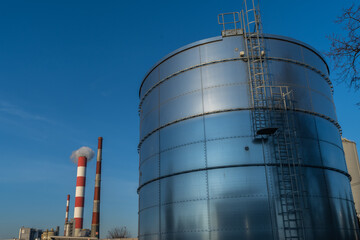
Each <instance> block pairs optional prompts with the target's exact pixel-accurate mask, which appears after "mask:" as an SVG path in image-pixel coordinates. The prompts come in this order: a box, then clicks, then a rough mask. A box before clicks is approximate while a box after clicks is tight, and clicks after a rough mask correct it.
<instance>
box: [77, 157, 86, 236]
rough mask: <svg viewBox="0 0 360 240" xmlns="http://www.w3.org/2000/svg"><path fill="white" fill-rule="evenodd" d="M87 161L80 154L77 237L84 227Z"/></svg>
mask: <svg viewBox="0 0 360 240" xmlns="http://www.w3.org/2000/svg"><path fill="white" fill-rule="evenodd" d="M86 162H87V159H86V157H84V156H80V157H79V158H78V168H77V178H76V191H75V209H74V219H75V234H74V236H75V237H79V235H80V231H81V229H82V228H83V216H84V201H85V181H86Z"/></svg>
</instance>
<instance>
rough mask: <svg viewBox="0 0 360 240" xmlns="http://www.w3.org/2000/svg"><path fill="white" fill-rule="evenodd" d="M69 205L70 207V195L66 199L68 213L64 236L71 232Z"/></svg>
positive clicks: (66, 213)
mask: <svg viewBox="0 0 360 240" xmlns="http://www.w3.org/2000/svg"><path fill="white" fill-rule="evenodd" d="M69 205H70V194H68V195H67V199H66V212H65V224H64V236H69V235H67V234H68V233H69V232H70V224H69Z"/></svg>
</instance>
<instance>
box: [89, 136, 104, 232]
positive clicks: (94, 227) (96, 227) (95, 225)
mask: <svg viewBox="0 0 360 240" xmlns="http://www.w3.org/2000/svg"><path fill="white" fill-rule="evenodd" d="M101 156H102V137H99V139H98V151H97V158H96V176H95V190H94V207H93V215H92V222H91V237H96V238H99V234H100V187H101Z"/></svg>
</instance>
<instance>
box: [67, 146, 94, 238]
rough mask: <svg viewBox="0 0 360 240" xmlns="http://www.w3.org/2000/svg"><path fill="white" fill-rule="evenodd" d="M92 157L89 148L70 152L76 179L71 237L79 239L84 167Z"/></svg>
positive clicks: (91, 151) (84, 175) (92, 152)
mask: <svg viewBox="0 0 360 240" xmlns="http://www.w3.org/2000/svg"><path fill="white" fill-rule="evenodd" d="M93 156H94V151H93V150H91V148H89V147H81V148H79V149H78V150H76V151H74V152H72V154H71V156H70V158H71V159H72V160H73V161H74V162H76V161H77V165H78V167H77V178H76V191H75V209H74V219H75V231H74V234H73V236H74V237H79V235H80V231H81V229H82V228H83V216H84V201H85V182H86V165H87V162H88V161H90V160H91V159H92V158H93Z"/></svg>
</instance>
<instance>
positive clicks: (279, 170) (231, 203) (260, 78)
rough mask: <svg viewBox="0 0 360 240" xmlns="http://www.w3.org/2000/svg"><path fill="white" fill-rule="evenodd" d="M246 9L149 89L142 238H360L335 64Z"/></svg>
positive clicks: (143, 135)
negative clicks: (267, 30) (332, 70)
mask: <svg viewBox="0 0 360 240" xmlns="http://www.w3.org/2000/svg"><path fill="white" fill-rule="evenodd" d="M247 2H252V3H251V4H250V5H248V6H245V8H244V10H243V11H241V12H234V13H228V14H221V15H219V23H220V24H221V25H222V27H223V31H222V35H221V36H220V37H213V38H209V39H204V40H200V41H197V42H194V43H191V44H189V45H186V46H184V47H182V48H180V49H178V50H176V51H174V52H172V53H170V54H169V55H167V56H165V57H164V58H163V59H161V60H160V61H159V62H158V63H156V64H155V65H154V66H153V67H152V68H151V69H150V70H149V72H148V73H147V74H146V76H145V78H144V79H143V81H142V84H141V87H140V90H139V98H140V106H139V112H140V142H139V154H140V163H139V164H140V166H139V171H140V174H139V175H140V183H139V188H138V193H139V239H140V240H150V239H151V240H160V239H167V240H168V239H169V240H170V239H212V240H215V239H216V240H228V239H229V240H230V239H231V240H233V239H262V240H263V239H293V240H300V239H307V240H318V239H359V238H360V233H359V225H358V221H357V217H356V212H355V205H354V201H353V196H352V192H351V187H350V175H349V173H348V171H347V167H346V163H345V158H344V153H343V146H342V141H341V128H340V125H339V124H338V122H337V117H336V112H335V106H334V101H333V87H332V84H331V81H330V79H329V69H328V65H327V63H326V61H325V60H324V58H323V57H322V55H321V54H320V53H319V52H318V51H317V50H316V49H314V48H313V47H311V46H309V45H307V44H306V43H303V42H300V41H298V40H295V39H292V38H288V37H284V36H277V35H271V34H263V32H262V25H261V17H260V14H259V10H258V8H257V7H256V6H255V5H254V2H253V1H245V4H246V3H247ZM228 19H230V20H228ZM229 25H230V26H231V27H230V28H228V26H229Z"/></svg>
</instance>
